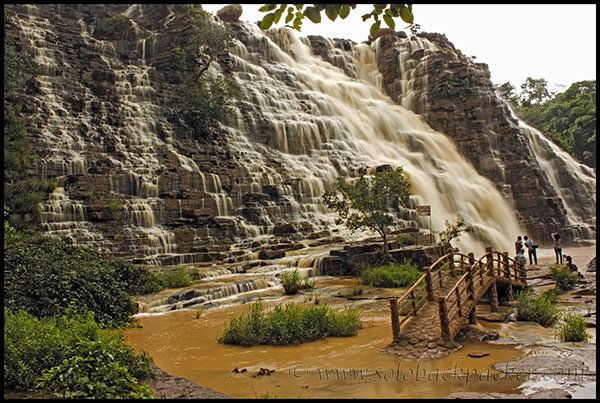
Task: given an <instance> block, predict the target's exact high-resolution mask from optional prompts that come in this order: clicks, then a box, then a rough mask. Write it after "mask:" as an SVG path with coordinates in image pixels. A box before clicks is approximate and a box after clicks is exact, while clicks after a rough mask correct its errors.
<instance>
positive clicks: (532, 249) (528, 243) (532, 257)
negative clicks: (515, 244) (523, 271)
mask: <svg viewBox="0 0 600 403" xmlns="http://www.w3.org/2000/svg"><path fill="white" fill-rule="evenodd" d="M523 239H524V240H525V247H527V251H528V252H529V264H530V265H531V264H533V262H535V264H538V262H537V250H536V249H537V245H536V244H534V243H533V241H532V240H531V238H528V237H527V235H525V236H524V237H523Z"/></svg>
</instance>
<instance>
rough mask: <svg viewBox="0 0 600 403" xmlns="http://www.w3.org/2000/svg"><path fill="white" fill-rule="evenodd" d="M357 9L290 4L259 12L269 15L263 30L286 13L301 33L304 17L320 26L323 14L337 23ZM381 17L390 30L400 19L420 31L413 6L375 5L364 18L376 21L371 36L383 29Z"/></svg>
mask: <svg viewBox="0 0 600 403" xmlns="http://www.w3.org/2000/svg"><path fill="white" fill-rule="evenodd" d="M355 8H356V4H313V5H312V6H307V5H305V4H290V5H289V7H288V4H280V5H279V7H277V4H265V5H264V6H262V7H261V8H260V9H259V11H261V12H266V13H268V14H266V15H265V16H264V17H263V19H262V21H261V23H260V26H261V28H262V29H269V28H270V27H271V26H272V25H273V24H277V23H278V22H279V21H280V20H281V17H283V15H284V13H285V15H286V17H285V23H286V24H289V23H290V22H292V26H293V27H294V29H296V30H298V31H300V29H301V26H302V20H303V19H304V17H306V18H308V19H309V20H311V21H312V22H313V23H315V24H318V23H320V22H321V12H322V11H325V15H326V16H327V18H329V19H330V20H331V21H335V20H336V19H337V17H340V18H341V19H345V18H346V17H347V16H348V15H349V14H350V10H351V9H352V10H354V9H355ZM379 17H381V19H383V21H384V22H385V23H386V25H387V26H388V27H389V28H390V29H395V28H396V23H395V21H394V18H396V17H400V18H401V19H402V21H404V22H406V23H408V24H411V26H410V28H411V31H413V32H414V31H415V30H416V29H418V28H417V27H413V21H414V16H413V14H412V4H389V5H388V4H373V10H372V11H371V12H370V13H368V14H364V15H363V16H362V20H363V21H367V20H368V19H370V18H373V20H374V22H373V25H371V29H370V34H371V36H374V35H376V34H377V32H379V29H380V28H381V20H380V19H379Z"/></svg>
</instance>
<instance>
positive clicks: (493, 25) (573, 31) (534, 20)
mask: <svg viewBox="0 0 600 403" xmlns="http://www.w3.org/2000/svg"><path fill="white" fill-rule="evenodd" d="M223 6H225V5H224V4H203V5H202V7H203V8H204V10H206V11H208V12H211V13H213V14H216V12H217V11H218V10H219V9H221V8H222V7H223ZM260 6H261V4H242V7H243V10H244V11H243V13H242V16H241V17H240V19H241V20H243V21H249V22H256V21H260V20H261V19H262V17H263V16H264V15H265V14H266V13H261V12H259V11H258V8H260ZM370 9H372V5H368V4H359V5H357V7H356V9H355V10H351V12H350V15H349V16H348V17H347V18H346V19H345V20H341V19H340V18H339V17H338V19H336V21H330V20H329V19H328V18H327V17H326V16H325V13H324V12H322V13H321V14H322V20H321V23H319V24H313V23H312V22H311V21H310V20H308V19H305V20H304V21H303V24H302V31H301V32H297V34H298V35H299V36H307V35H321V36H324V37H327V38H344V39H351V40H353V41H354V42H359V43H360V42H363V41H365V40H366V39H367V37H368V35H369V28H370V26H371V24H372V22H373V20H372V19H370V20H368V21H366V22H363V21H362V19H361V16H362V15H363V14H366V13H368V12H370ZM413 15H414V17H415V21H414V22H415V23H417V24H420V25H421V30H422V31H424V32H438V33H442V34H445V35H446V37H447V38H448V40H449V41H450V42H452V43H453V44H454V47H455V48H456V49H459V50H460V51H461V52H462V53H463V54H465V55H467V56H471V57H472V56H475V61H476V62H480V63H486V64H487V65H488V66H489V69H490V73H491V80H492V82H493V83H494V84H496V85H500V84H503V83H505V82H510V83H511V84H512V85H513V86H514V87H515V88H516V89H517V92H519V90H520V87H521V84H523V83H524V82H525V80H526V79H527V77H531V78H535V79H539V78H544V79H546V81H547V82H548V88H549V89H550V90H554V91H558V92H562V91H564V90H566V89H567V88H568V87H569V86H570V85H571V84H572V83H574V82H577V81H582V80H595V79H596V5H595V4H452V5H450V4H414V5H413ZM283 25H284V21H283V18H282V20H281V21H280V22H279V23H278V24H277V25H276V26H283ZM384 26H385V24H383V23H382V27H384ZM407 26H408V24H406V23H404V21H401V20H400V19H399V18H396V31H400V30H402V29H404V28H405V27H407ZM405 32H406V33H407V34H410V31H409V30H408V29H406V30H405Z"/></svg>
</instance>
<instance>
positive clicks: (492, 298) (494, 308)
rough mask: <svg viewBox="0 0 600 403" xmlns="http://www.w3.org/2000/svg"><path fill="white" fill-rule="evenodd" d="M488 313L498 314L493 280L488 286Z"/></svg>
mask: <svg viewBox="0 0 600 403" xmlns="http://www.w3.org/2000/svg"><path fill="white" fill-rule="evenodd" d="M490 311H492V312H498V287H497V286H496V280H495V279H494V282H493V283H492V285H491V286H490Z"/></svg>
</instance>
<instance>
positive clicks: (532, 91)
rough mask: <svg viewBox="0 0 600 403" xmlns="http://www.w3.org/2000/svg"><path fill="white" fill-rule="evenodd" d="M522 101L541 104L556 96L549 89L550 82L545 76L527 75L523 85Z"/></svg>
mask: <svg viewBox="0 0 600 403" xmlns="http://www.w3.org/2000/svg"><path fill="white" fill-rule="evenodd" d="M521 90H522V94H521V102H526V103H534V104H541V103H543V102H544V101H547V100H549V99H550V98H552V97H553V96H554V94H553V93H551V92H550V91H548V82H547V81H546V79H544V78H537V79H535V78H531V77H527V79H526V80H525V82H524V83H523V84H522V85H521Z"/></svg>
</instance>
